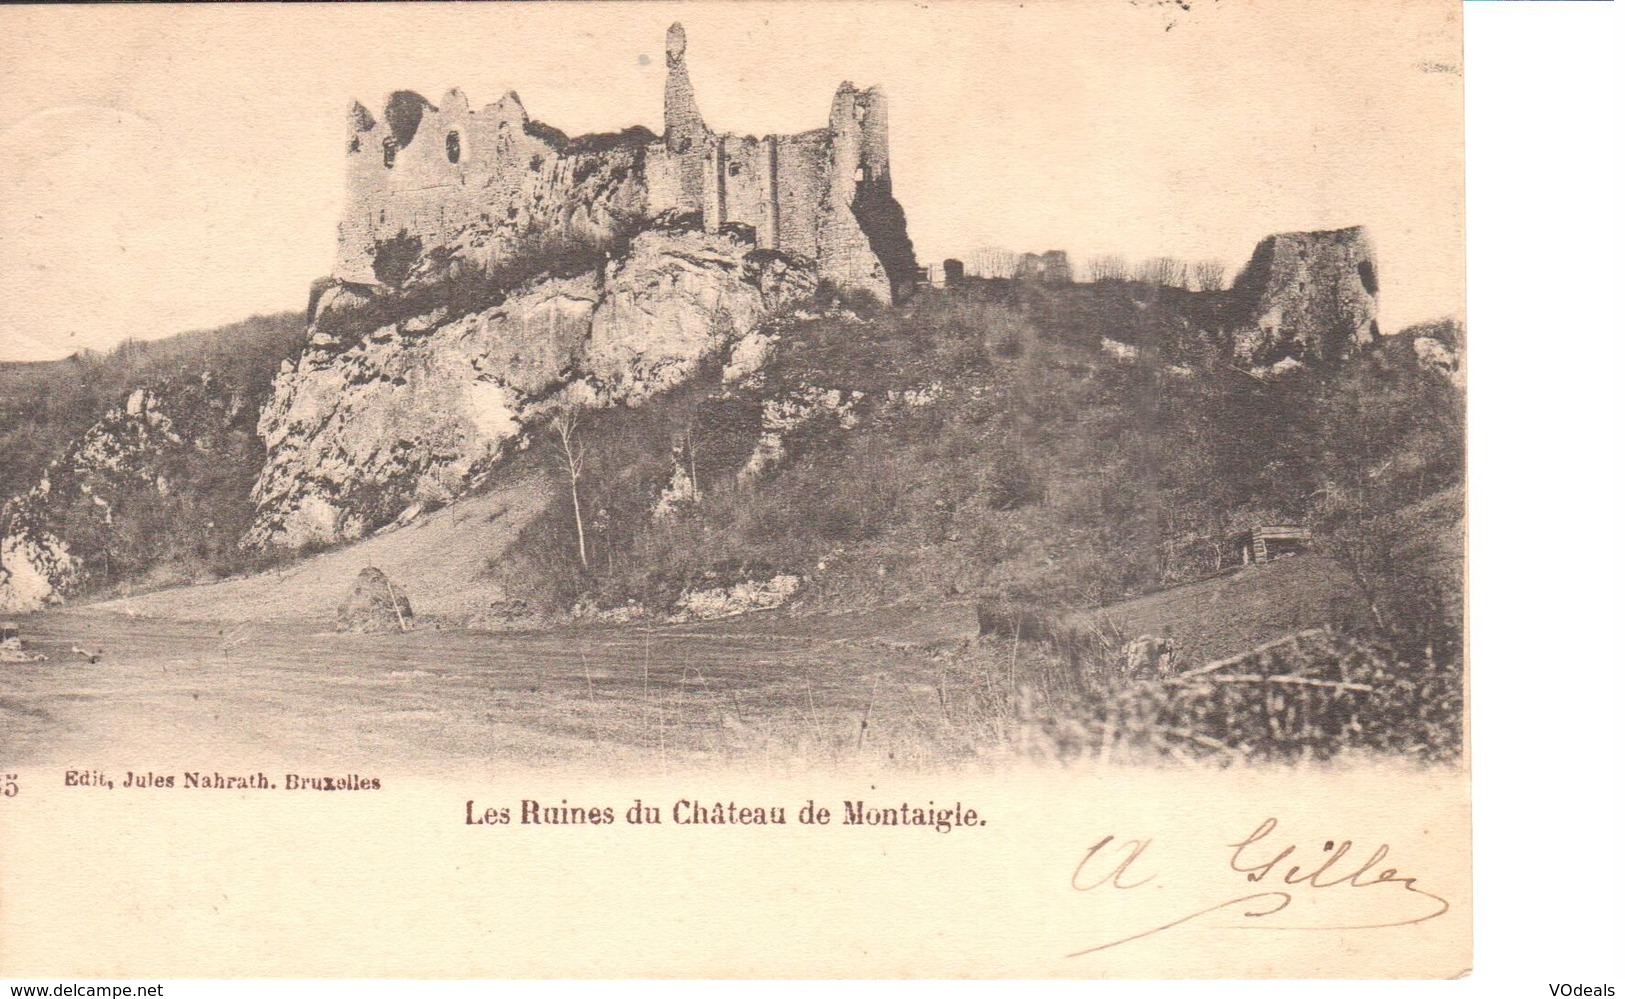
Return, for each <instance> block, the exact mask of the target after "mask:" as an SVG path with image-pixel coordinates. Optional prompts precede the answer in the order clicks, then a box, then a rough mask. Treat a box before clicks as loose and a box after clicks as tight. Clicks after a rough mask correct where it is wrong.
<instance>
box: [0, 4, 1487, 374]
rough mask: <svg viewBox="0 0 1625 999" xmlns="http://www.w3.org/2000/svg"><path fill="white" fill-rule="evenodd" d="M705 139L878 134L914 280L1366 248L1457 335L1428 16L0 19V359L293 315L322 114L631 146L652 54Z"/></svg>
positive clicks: (654, 88)
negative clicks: (586, 137)
mask: <svg viewBox="0 0 1625 999" xmlns="http://www.w3.org/2000/svg"><path fill="white" fill-rule="evenodd" d="M673 20H681V21H682V22H683V23H684V25H685V26H686V28H687V31H688V39H689V45H688V61H689V69H690V74H691V76H692V78H693V81H694V85H695V88H696V92H697V94H698V98H699V102H700V108H701V111H702V112H703V113H704V114H705V116H706V119H707V121H708V122H709V123H710V124H711V125H712V127H713V128H715V129H718V130H719V131H738V132H750V133H755V134H762V133H766V132H794V131H801V130H804V129H807V128H813V127H817V126H819V125H822V124H825V123H826V122H827V120H828V114H829V103H830V99H831V97H832V96H833V95H834V92H835V88H836V87H837V86H838V85H839V83H840V82H841V81H842V80H843V79H850V80H852V81H853V82H854V83H856V84H858V85H859V86H860V87H863V86H869V85H872V84H875V83H879V84H882V85H884V86H885V88H886V91H887V93H888V96H889V97H890V101H891V126H892V171H893V180H894V186H895V192H896V194H897V197H898V199H899V200H900V201H901V202H902V204H903V206H904V209H905V210H906V211H907V213H908V220H909V229H910V233H911V234H912V236H913V238H914V242H915V246H916V248H917V250H918V251H919V255H920V259H921V261H922V262H924V261H929V260H940V259H941V258H942V257H944V256H962V255H966V254H969V253H970V252H972V251H973V250H974V249H975V248H976V247H978V246H981V245H984V244H992V245H1000V246H1005V247H1009V248H1011V249H1015V250H1045V249H1051V248H1060V249H1065V250H1067V251H1069V252H1070V253H1071V254H1072V256H1073V258H1074V260H1077V261H1081V260H1084V259H1087V258H1088V257H1090V256H1093V255H1097V254H1103V253H1120V254H1123V255H1125V256H1127V257H1129V258H1131V259H1137V258H1142V257H1147V256H1153V255H1163V254H1166V255H1172V256H1178V257H1183V258H1187V259H1193V260H1194V259H1200V258H1208V257H1218V258H1222V259H1223V260H1225V261H1226V263H1227V264H1228V265H1229V266H1230V267H1231V268H1232V269H1234V268H1236V267H1238V266H1240V265H1241V264H1242V263H1244V262H1245V260H1246V258H1247V256H1248V255H1249V254H1250V252H1251V250H1252V247H1253V245H1254V243H1255V242H1256V241H1257V240H1258V239H1259V238H1261V237H1263V236H1264V235H1266V234H1268V233H1270V232H1275V231H1283V230H1297V229H1312V228H1330V227H1338V226H1345V225H1352V224H1357V223H1364V224H1366V225H1369V226H1370V227H1371V229H1372V232H1373V236H1374V239H1375V242H1376V247H1377V253H1378V265H1379V270H1380V273H1381V281H1382V302H1381V308H1382V323H1383V326H1384V327H1385V328H1386V329H1389V330H1396V329H1398V328H1399V327H1400V326H1402V325H1405V324H1407V323H1410V322H1414V321H1417V320H1421V319H1427V318H1432V317H1435V316H1439V315H1446V314H1459V313H1460V312H1461V309H1462V305H1461V303H1462V281H1463V278H1462V273H1463V271H1462V253H1463V251H1462V172H1463V164H1462V124H1461V101H1462V80H1461V68H1460V61H1461V51H1460V26H1459V6H1458V4H1456V3H1455V2H1453V0H1408V2H1394V0H1381V2H1369V3H1367V2H1339V3H1307V2H1304V3H1287V2H1271V3H1267V4H1262V3H1250V2H1247V0H1217V2H1214V3H1206V2H1205V0H1199V2H1198V4H1197V5H1196V6H1195V7H1194V8H1193V10H1192V11H1190V12H1189V13H1183V12H1180V11H1178V10H1177V8H1173V7H1170V6H1169V5H1159V4H1155V3H1152V2H1149V0H1147V2H1144V3H1139V4H1136V3H1130V2H1126V0H1125V2H1109V0H1098V2H1090V3H1077V4H1067V5H1061V4H1044V3H1038V4H1028V5H1024V6H1017V5H1004V4H992V3H983V4H975V5H969V4H966V5H958V4H945V5H938V4H932V5H929V6H927V5H924V4H897V5H887V4H876V3H861V4H852V5H837V4H817V5H810V6H800V5H786V4H772V5H762V6H755V5H750V4H738V3H726V4H716V5H685V6H682V7H673V6H668V5H663V4H635V5H627V6H617V5H590V6H589V5H515V6H508V5H483V4H482V5H465V4H446V5H440V4H424V5H407V6H402V7H395V6H390V5H381V4H361V5H338V4H328V5H314V6H289V7H284V6H279V5H264V6H259V5H251V6H246V7H230V6H214V5H199V6H184V7H163V8H151V7H145V6H140V5H116V6H110V7H99V6H90V7H67V8H62V7H54V8H37V7H15V6H8V7H4V8H0V359H42V358H49V357H58V356H62V355H65V354H67V353H69V352H71V351H73V350H76V349H78V348H80V347H94V348H106V347H108V346H110V345H112V344H114V343H116V342H118V341H119V340H121V339H123V338H125V337H127V336H135V337H152V336H164V335H168V334H172V333H176V332H180V331H182V330H186V329H196V328H200V327H206V326H214V325H219V324H222V323H226V322H230V321H233V320H236V319H240V318H243V317H245V316H248V315H250V314H253V313H255V312H268V311H275V310H281V309H295V308H302V307H303V306H304V303H305V296H306V292H307V289H308V287H309V283H310V281H311V279H312V278H315V277H318V276H321V275H323V274H325V273H327V272H328V270H329V269H330V268H331V266H332V262H333V249H334V236H335V224H336V222H337V220H338V215H339V208H340V202H341V196H342V177H343V164H344V156H343V137H344V122H345V111H346V109H347V107H348V105H349V102H350V100H351V99H352V98H357V99H360V100H361V101H362V102H363V103H365V104H367V105H368V106H369V107H371V108H372V109H373V110H374V111H375V112H376V111H378V110H379V109H380V108H381V105H382V103H383V99H384V97H385V96H386V95H387V94H388V93H389V92H390V91H392V90H397V89H413V90H417V91H419V92H420V93H422V94H424V95H425V96H426V97H428V98H429V100H431V101H436V102H438V100H439V98H440V96H441V94H443V93H444V92H445V91H446V90H447V89H449V88H451V87H454V86H455V87H460V88H462V90H463V91H464V92H465V93H467V95H468V97H469V99H470V101H471V102H472V103H474V104H475V105H476V106H478V105H480V104H484V103H487V102H490V101H494V100H496V99H497V98H498V97H500V96H501V95H502V93H503V92H504V91H507V90H509V89H513V90H516V91H518V93H519V94H520V96H521V98H522V99H523V101H524V103H525V107H526V109H527V111H528V112H529V114H530V116H531V117H532V118H535V119H539V120H542V121H545V122H547V123H549V124H552V125H555V126H557V127H559V128H562V129H564V130H565V131H567V132H569V133H570V134H572V135H573V134H578V133H581V132H585V131H605V130H610V129H618V128H622V127H625V126H628V125H632V124H644V125H647V126H649V127H651V128H653V129H654V130H656V131H659V130H660V127H661V124H660V113H661V108H660V102H661V95H662V87H663V80H664V76H665V67H664V58H663V54H664V48H663V47H664V35H665V29H666V26H667V24H669V23H670V22H671V21H673Z"/></svg>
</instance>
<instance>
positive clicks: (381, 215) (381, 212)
mask: <svg viewBox="0 0 1625 999" xmlns="http://www.w3.org/2000/svg"><path fill="white" fill-rule="evenodd" d="M378 224H379V225H383V224H384V210H383V209H382V208H380V209H378Z"/></svg>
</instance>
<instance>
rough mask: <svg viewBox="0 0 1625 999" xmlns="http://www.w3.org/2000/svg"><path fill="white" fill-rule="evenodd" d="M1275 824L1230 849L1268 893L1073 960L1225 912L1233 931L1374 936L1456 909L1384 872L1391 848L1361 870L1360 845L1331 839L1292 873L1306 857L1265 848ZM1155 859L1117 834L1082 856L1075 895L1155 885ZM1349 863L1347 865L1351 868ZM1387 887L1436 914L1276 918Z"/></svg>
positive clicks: (1234, 866)
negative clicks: (1306, 902) (1329, 892)
mask: <svg viewBox="0 0 1625 999" xmlns="http://www.w3.org/2000/svg"><path fill="white" fill-rule="evenodd" d="M1276 825H1277V823H1276V820H1275V819H1273V818H1269V819H1265V820H1264V821H1263V822H1261V823H1259V825H1258V828H1256V829H1254V830H1253V831H1252V832H1251V833H1250V834H1248V835H1247V836H1246V837H1244V838H1243V839H1242V840H1241V841H1240V842H1237V843H1229V844H1226V849H1228V850H1230V851H1231V853H1230V859H1229V867H1230V870H1231V871H1233V872H1235V873H1236V874H1243V875H1246V883H1247V884H1251V885H1258V886H1259V887H1260V888H1261V890H1259V891H1254V892H1249V893H1246V894H1241V895H1237V896H1235V897H1234V898H1229V899H1226V900H1224V901H1222V902H1219V903H1218V904H1217V905H1210V906H1208V907H1206V908H1203V909H1199V910H1197V911H1195V912H1192V913H1190V914H1189V915H1185V916H1181V917H1180V918H1178V919H1174V920H1171V921H1169V922H1166V923H1163V924H1161V925H1159V926H1153V927H1151V928H1150V929H1148V930H1143V931H1141V932H1139V933H1134V934H1131V935H1129V936H1126V937H1121V938H1119V939H1116V940H1111V941H1108V942H1106V943H1102V944H1097V945H1095V946H1093V947H1086V948H1084V949H1083V950H1078V951H1073V952H1072V953H1070V954H1068V955H1067V957H1082V956H1083V955H1085V954H1094V953H1097V952H1099V951H1103V950H1106V949H1108V948H1110V947H1117V946H1119V945H1121V944H1126V943H1129V942H1131V941H1134V940H1143V939H1145V938H1146V937H1149V936H1153V935H1155V934H1157V933H1161V932H1163V931H1164V930H1170V929H1173V928H1174V927H1176V926H1180V925H1183V924H1185V923H1189V922H1191V921H1192V920H1196V919H1201V918H1202V917H1204V916H1211V915H1213V914H1215V913H1219V912H1227V913H1230V914H1237V913H1239V914H1240V916H1241V917H1242V919H1243V920H1244V922H1241V923H1239V924H1233V925H1232V926H1230V927H1228V928H1234V929H1257V930H1374V929H1381V928H1384V927H1389V926H1410V925H1413V924H1416V923H1425V922H1427V921H1428V920H1430V919H1437V918H1438V917H1440V916H1442V915H1444V914H1445V913H1446V912H1449V911H1450V903H1449V902H1447V901H1446V900H1445V899H1443V898H1441V897H1439V896H1438V895H1435V894H1433V893H1431V892H1427V891H1423V890H1422V889H1421V888H1418V887H1417V886H1416V882H1417V878H1415V877H1411V876H1407V875H1403V874H1401V873H1400V872H1399V870H1398V869H1397V868H1393V867H1383V866H1382V864H1383V861H1384V860H1386V859H1387V857H1388V844H1387V843H1383V844H1380V845H1379V846H1377V847H1376V849H1374V850H1372V851H1371V854H1370V856H1368V857H1367V858H1366V859H1365V861H1364V862H1363V863H1360V864H1358V866H1355V860H1354V858H1348V854H1349V853H1350V851H1352V850H1353V849H1354V844H1353V842H1351V841H1350V840H1343V841H1342V842H1340V843H1334V842H1332V841H1330V840H1328V841H1327V842H1326V844H1325V846H1324V847H1323V848H1322V850H1321V853H1322V854H1323V856H1320V857H1317V858H1315V859H1314V860H1313V861H1310V862H1299V863H1293V864H1291V865H1290V866H1288V859H1289V858H1292V857H1293V856H1294V855H1295V854H1296V855H1298V856H1299V857H1302V856H1305V854H1301V853H1299V850H1298V846H1297V845H1296V844H1287V845H1284V846H1282V845H1280V844H1279V843H1266V842H1265V841H1266V840H1269V839H1271V837H1272V834H1274V832H1275V827H1276ZM1150 854H1151V840H1150V839H1149V838H1146V839H1143V840H1141V839H1119V838H1118V837H1117V836H1115V835H1112V836H1107V837H1105V838H1104V839H1102V840H1100V841H1099V842H1098V843H1096V844H1095V845H1093V846H1091V847H1090V848H1089V850H1088V852H1087V853H1085V854H1084V855H1083V859H1082V860H1080V861H1078V866H1077V867H1076V868H1075V869H1074V870H1073V872H1072V889H1073V890H1074V891H1079V892H1097V891H1133V890H1134V889H1137V888H1144V887H1145V886H1147V885H1151V884H1154V883H1155V882H1156V881H1157V877H1158V876H1157V874H1156V873H1155V872H1154V871H1149V868H1150V866H1151V864H1152V863H1153V860H1152V859H1151V858H1150ZM1345 858H1348V859H1347V861H1346V862H1345ZM1272 879H1273V880H1272ZM1381 886H1397V887H1398V889H1399V890H1402V891H1404V892H1407V893H1410V894H1414V895H1417V896H1420V897H1421V898H1422V899H1426V900H1429V902H1430V906H1431V911H1429V912H1426V913H1424V914H1422V915H1412V916H1408V917H1407V918H1403V919H1396V918H1391V917H1382V918H1378V919H1376V920H1375V921H1371V922H1364V921H1361V922H1354V923H1348V924H1343V925H1336V926H1325V925H1302V924H1294V923H1292V922H1290V921H1288V920H1286V919H1281V920H1272V919H1271V918H1270V917H1273V916H1277V915H1279V914H1280V913H1281V912H1283V911H1285V910H1287V909H1288V908H1289V907H1290V906H1291V905H1292V902H1293V899H1294V898H1296V897H1298V896H1299V895H1302V894H1303V893H1305V892H1310V891H1317V892H1318V891H1323V890H1325V889H1338V890H1342V891H1353V890H1362V889H1363V890H1367V891H1370V892H1371V894H1372V895H1376V894H1378V893H1377V892H1375V891H1371V890H1373V889H1378V888H1380V887H1381ZM1388 901H1392V900H1391V899H1388Z"/></svg>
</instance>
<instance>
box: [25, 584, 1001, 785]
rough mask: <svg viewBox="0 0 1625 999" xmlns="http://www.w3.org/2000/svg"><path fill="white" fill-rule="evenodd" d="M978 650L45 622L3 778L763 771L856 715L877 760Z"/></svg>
mask: <svg viewBox="0 0 1625 999" xmlns="http://www.w3.org/2000/svg"><path fill="white" fill-rule="evenodd" d="M974 631H975V621H974V615H973V614H972V613H971V611H970V610H969V609H968V608H964V607H944V608H939V609H936V610H933V611H929V612H907V613H905V612H897V611H882V612H875V613H870V614H862V615H840V616H836V617H828V618H804V619H797V618H789V617H784V616H781V615H757V616H754V617H751V618H748V619H736V620H733V621H728V622H710V623H708V624H706V625H703V626H701V625H686V626H667V627H660V628H648V629H638V628H617V629H594V630H591V631H581V632H566V633H558V634H541V635H488V634H476V633H470V632H466V631H461V630H452V629H446V630H443V631H442V630H435V629H432V628H429V629H423V630H419V631H416V632H412V633H408V634H392V635H377V636H354V635H338V634H330V633H328V634H324V633H322V632H320V631H319V630H317V629H316V628H315V627H313V626H306V627H301V626H296V625H293V626H290V625H282V624H278V623H272V624H263V623H262V624H252V625H222V624H208V623H190V624H188V623H177V622H167V621H166V622H159V621H153V620H146V619H141V618H130V617H127V616H114V615H109V614H106V613H86V612H82V611H81V612H73V613H61V614H53V615H45V616H40V617H36V618H34V619H32V620H30V622H29V627H28V636H29V639H30V647H31V648H34V649H38V650H40V651H44V652H46V653H47V654H48V655H49V656H50V659H49V661H48V662H45V663H37V664H27V665H16V666H7V667H4V673H3V674H0V760H3V761H5V762H6V764H7V765H33V764H40V765H44V764H50V765H53V766H55V765H62V766H64V767H86V768H95V767H102V768H116V769H120V770H121V773H122V770H123V769H141V768H147V767H171V768H178V769H197V768H200V767H202V768H229V767H238V768H248V769H250V770H259V769H266V770H277V769H289V770H294V771H298V770H300V769H301V768H307V769H314V770H315V771H316V772H322V773H327V772H333V771H334V770H335V769H338V770H339V771H340V772H344V771H347V770H355V769H356V768H358V767H373V768H377V767H379V766H384V765H388V766H407V767H411V768H413V769H414V770H420V769H436V768H450V767H460V768H462V769H464V770H466V769H467V768H468V767H469V766H470V765H471V764H472V765H478V764H479V763H481V762H485V763H489V764H490V765H492V766H494V767H510V766H515V765H523V766H526V767H532V768H534V767H547V766H551V765H555V764H556V765H570V764H579V763H581V762H582V761H596V762H601V763H609V764H615V763H617V762H620V763H625V764H627V765H635V764H640V763H648V762H650V761H657V762H662V763H666V762H671V763H675V762H680V761H683V760H709V761H713V762H716V763H719V764H724V765H726V764H729V763H735V762H741V761H743V760H745V759H747V758H748V759H751V760H754V761H756V762H765V763H766V764H768V765H772V764H773V763H774V762H776V761H783V760H786V759H789V758H791V757H797V756H804V757H809V758H811V757H815V756H819V755H828V754H830V753H835V754H837V755H838V754H839V753H840V752H842V751H855V750H856V748H857V735H858V731H859V729H860V728H861V727H862V726H861V721H862V720H863V718H865V717H868V718H869V719H870V722H871V727H870V729H869V730H868V733H867V734H868V738H867V745H866V747H865V750H864V751H865V752H868V753H873V752H880V751H882V747H883V744H884V742H885V740H883V739H881V738H880V737H879V736H878V735H877V734H876V733H877V732H878V731H879V730H880V726H881V723H882V722H883V721H884V720H885V719H887V718H893V719H894V720H895V721H896V723H897V724H896V726H895V728H896V731H895V733H894V734H896V735H897V736H898V738H899V739H902V738H903V735H904V732H903V728H904V727H905V726H909V727H912V726H913V725H914V722H913V721H911V718H922V717H926V716H928V715H930V712H932V711H934V710H935V708H934V707H933V704H934V703H935V701H936V699H937V697H938V692H937V691H938V685H939V678H938V677H937V676H936V675H935V673H934V672H933V671H934V670H935V669H936V666H935V665H934V663H935V659H934V658H933V644H936V645H947V644H957V643H958V642H960V641H962V640H964V639H965V638H968V637H969V636H970V635H972V634H974ZM90 642H94V643H96V644H98V645H100V646H101V647H103V648H104V649H106V650H107V651H108V654H107V656H106V658H104V659H103V660H102V661H101V662H99V663H96V664H91V663H89V662H86V661H85V660H84V659H82V658H81V657H79V656H76V655H73V654H72V653H71V652H70V651H69V646H70V645H71V644H75V643H77V644H80V645H85V644H86V643H90ZM932 717H934V716H932ZM928 727H929V726H928ZM910 730H911V731H912V728H910ZM913 738H914V737H913V736H909V737H908V739H909V740H912V739H913ZM904 741H908V740H904ZM899 745H902V743H899ZM903 750H904V754H905V756H908V755H909V754H911V753H912V754H913V755H914V756H918V757H920V759H921V760H922V761H923V760H924V759H925V757H926V756H928V755H929V753H930V752H931V750H930V748H929V746H927V745H926V744H925V743H919V744H918V745H915V744H914V742H912V741H908V744H907V745H904V746H903ZM885 751H887V752H891V753H893V754H894V755H895V753H896V751H897V747H896V746H893V747H892V748H891V749H889V750H885Z"/></svg>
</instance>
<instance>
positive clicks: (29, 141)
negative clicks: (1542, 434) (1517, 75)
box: [0, 0, 1473, 981]
mask: <svg viewBox="0 0 1625 999" xmlns="http://www.w3.org/2000/svg"><path fill="white" fill-rule="evenodd" d="M0 26H3V27H4V31H0V35H3V37H4V39H5V40H4V41H0V53H3V58H0V127H3V129H4V136H5V141H4V142H3V143H0V165H3V166H0V185H3V190H4V196H3V197H0V292H3V293H0V532H3V542H0V614H3V621H0V974H3V975H4V976H6V977H8V978H14V979H18V980H30V981H32V980H43V979H47V978H49V979H52V980H56V981H68V980H92V979H123V980H144V979H152V980H160V979H191V978H219V979H266V978H271V979H278V978H295V979H313V978H345V979H352V978H395V979H424V978H454V979H463V978H468V979H552V978H628V977H632V978H642V977H648V978H909V979H918V978H932V979H936V978H1022V979H1031V978H1069V979H1105V978H1141V979H1143V978H1176V979H1183V978H1293V979H1304V978H1371V977H1378V978H1438V979H1444V978H1452V977H1457V976H1460V975H1463V974H1465V973H1466V972H1467V971H1468V970H1469V969H1470V968H1471V967H1472V965H1473V950H1472V936H1473V932H1472V931H1473V924H1472V915H1471V914H1472V901H1473V899H1472V886H1473V879H1472V837H1471V810H1470V793H1469V760H1468V758H1467V753H1466V743H1465V738H1464V734H1465V732H1466V729H1467V707H1466V689H1467V654H1466V642H1465V639H1464V634H1465V632H1464V622H1465V615H1466V601H1465V592H1464V591H1465V586H1464V582H1463V580H1464V573H1463V569H1464V562H1465V555H1464V538H1465V531H1466V527H1465V523H1466V521H1465V510H1466V472H1465V433H1466V403H1465V400H1466V370H1467V367H1466V327H1465V324H1464V323H1465V316H1464V264H1463V257H1464V249H1463V227H1464V223H1463V197H1464V195H1463V190H1464V154H1463V149H1464V126H1463V95H1462V80H1463V67H1462V29H1461V14H1460V10H1459V5H1458V4H1455V3H1453V2H1449V0H1406V2H1403V3H1386V2H1385V3H1376V2H1355V3H1341V4H1300V3H1277V2H1262V0H1248V2H1243V0H1224V2H1223V3H1222V4H1221V3H1217V2H1202V0H1173V2H1170V0H1124V2H1111V3H1105V2H1103V3H1090V4H1017V3H988V4H975V5H970V4H946V5H921V4H903V3H878V4H872V3H865V4H846V3H838V4H798V3H788V4H778V3H775V4H740V3H705V2H702V3H693V4H681V5H664V4H599V3H594V4H573V5H529V4H489V5H463V4H447V5H438V4H421V5H420V4H401V5H395V4H364V5H353V6H352V5H311V6H299V5H292V6H287V5H263V6H261V5H199V6H156V7H147V6H116V7H113V8H110V9H109V8H101V7H92V8H77V7H54V8H43V9H36V8H26V9H24V8H12V9H7V10H3V11H0Z"/></svg>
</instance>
